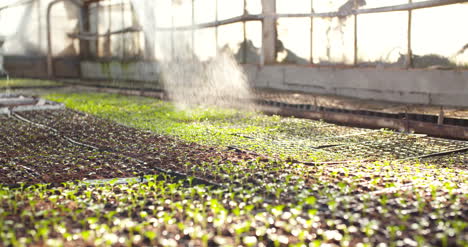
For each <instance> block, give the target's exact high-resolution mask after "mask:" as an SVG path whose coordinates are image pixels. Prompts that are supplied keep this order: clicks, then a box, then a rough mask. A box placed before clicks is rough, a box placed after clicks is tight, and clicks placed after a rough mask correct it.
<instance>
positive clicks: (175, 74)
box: [132, 0, 250, 106]
mask: <svg viewBox="0 0 468 247" xmlns="http://www.w3.org/2000/svg"><path fill="white" fill-rule="evenodd" d="M170 2H171V1H155V0H132V4H133V7H134V9H135V12H136V15H137V18H138V20H139V23H140V25H141V27H142V28H143V31H144V33H145V36H146V41H147V44H149V46H150V47H147V48H149V49H146V50H147V51H151V52H152V53H153V54H152V55H153V56H154V57H156V59H157V60H158V62H159V64H160V72H161V75H162V79H163V86H164V90H165V91H166V92H167V93H168V96H169V98H170V99H171V100H173V101H174V102H175V103H176V104H178V105H179V106H191V105H215V106H247V105H248V104H245V103H246V102H250V101H249V99H250V89H249V86H248V83H247V78H246V76H245V74H244V72H243V69H242V68H241V66H240V65H239V64H238V63H237V62H236V61H235V59H234V57H233V55H232V54H231V53H229V52H228V51H221V50H218V51H217V55H216V56H215V57H213V58H210V59H208V60H205V61H202V60H201V58H200V57H199V56H197V54H196V53H195V52H194V49H193V47H192V44H193V43H192V31H193V30H188V31H174V30H173V29H172V31H171V29H169V30H168V31H160V30H158V31H156V27H157V26H166V27H170V26H171V25H172V23H171V22H174V20H177V22H178V23H187V24H189V25H190V23H191V21H192V17H191V15H190V14H189V15H187V11H186V10H187V5H189V6H191V2H192V1H191V0H178V1H173V2H174V3H173V4H170ZM168 3H169V4H168ZM164 4H165V5H164ZM158 21H159V22H160V23H158ZM196 40H197V42H202V41H199V40H198V39H196ZM240 102H242V104H240Z"/></svg>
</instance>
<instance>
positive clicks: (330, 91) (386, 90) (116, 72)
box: [81, 61, 468, 107]
mask: <svg viewBox="0 0 468 247" xmlns="http://www.w3.org/2000/svg"><path fill="white" fill-rule="evenodd" d="M243 67H244V70H245V72H246V74H247V76H248V78H249V81H250V84H251V86H252V87H254V88H260V89H262V88H264V89H279V90H287V91H301V92H308V93H318V94H327V95H338V96H348V97H354V98H360V99H374V100H383V101H391V102H400V103H413V104H426V105H447V106H464V107H468V70H464V71H453V70H399V69H375V68H349V69H345V68H328V67H327V68H325V67H319V68H317V67H315V68H313V67H304V66H294V65H268V66H263V67H261V66H257V65H244V66H243ZM81 71H82V73H83V77H84V78H88V79H102V80H117V79H119V80H134V81H158V80H159V78H160V75H159V74H160V72H159V71H160V70H159V67H158V64H157V63H148V62H132V63H119V62H110V63H104V62H101V63H99V62H90V61H87V62H82V63H81Z"/></svg>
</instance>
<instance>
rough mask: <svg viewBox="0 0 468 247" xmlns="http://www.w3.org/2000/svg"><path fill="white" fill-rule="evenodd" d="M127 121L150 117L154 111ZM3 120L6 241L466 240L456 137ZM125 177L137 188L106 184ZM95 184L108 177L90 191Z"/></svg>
mask: <svg viewBox="0 0 468 247" xmlns="http://www.w3.org/2000/svg"><path fill="white" fill-rule="evenodd" d="M118 102H120V104H124V102H122V101H118ZM95 104H96V105H97V106H99V101H97V102H95ZM158 104H160V103H158ZM159 106H160V107H164V106H161V105H159ZM90 109H94V110H96V109H97V108H90ZM144 109H146V108H143V109H142V110H144ZM121 110H122V109H120V110H114V111H112V112H114V114H120V113H118V112H119V111H121ZM135 112H136V111H135ZM123 114H125V115H126V116H127V118H130V119H134V118H141V119H139V121H140V122H139V123H148V124H150V123H154V122H156V121H157V119H155V118H151V116H154V117H155V116H156V115H153V114H154V113H151V114H147V115H145V117H143V116H140V115H134V114H138V113H134V112H130V111H129V112H125V111H124V113H123ZM113 117H115V118H117V119H119V115H114V116H113ZM0 122H1V123H2V124H1V125H0V145H1V148H0V164H1V168H0V184H1V185H0V196H1V198H2V200H1V202H0V240H1V241H2V243H4V245H10V244H11V245H65V246H85V245H115V246H124V245H135V246H148V245H160V246H174V245H181V246H187V245H192V246H193V245H197V246H204V245H205V246H226V245H232V246H234V245H245V246H255V245H257V246H286V245H291V244H298V245H299V246H300V245H301V244H309V243H310V244H312V245H314V244H315V245H316V246H319V245H320V244H324V243H327V244H329V245H331V246H340V245H341V246H358V245H359V244H360V243H363V244H364V245H368V246H376V245H378V244H379V243H385V244H386V245H383V246H392V245H394V246H414V245H418V244H419V245H424V244H426V245H432V246H444V245H445V246H465V245H466V243H467V241H468V239H467V235H466V227H467V224H466V222H468V218H467V215H468V214H467V210H468V202H467V197H466V191H467V190H468V185H467V182H466V181H467V178H468V177H467V171H466V165H467V163H468V162H467V161H468V160H467V152H466V151H463V149H464V148H466V147H467V143H466V142H463V141H454V140H445V139H437V138H430V137H426V136H420V135H407V134H401V133H395V132H390V131H385V130H366V129H360V128H351V127H344V126H337V125H332V124H328V123H324V122H320V121H309V120H300V119H284V118H262V117H259V118H246V119H244V118H242V117H241V116H239V115H238V114H234V115H224V117H222V118H214V117H211V118H210V117H206V118H203V119H202V120H200V121H197V122H196V124H193V126H196V128H194V129H193V130H194V131H199V132H194V133H192V132H190V133H189V134H187V136H188V137H194V136H197V135H200V133H201V134H204V135H205V136H206V137H208V138H211V137H212V136H220V135H223V133H224V132H229V133H228V134H227V135H225V136H223V138H227V139H222V138H220V139H217V143H215V142H212V143H209V142H205V141H204V140H205V139H199V140H201V142H200V143H203V144H200V143H195V142H189V141H188V140H187V139H185V138H186V137H184V136H183V135H179V136H171V135H168V134H164V133H158V131H154V130H153V131H148V130H143V129H138V128H134V127H128V126H126V125H123V123H125V122H123V121H120V122H121V123H116V122H114V121H110V120H106V119H102V118H99V117H96V116H93V115H90V114H86V113H82V112H78V111H75V110H70V109H62V110H45V111H24V112H17V113H14V114H12V115H11V116H8V115H0ZM181 122H183V123H187V122H189V119H188V118H184V120H183V121H181ZM177 126H179V125H177ZM254 127H255V128H254ZM246 128H247V129H248V128H250V129H252V130H253V131H246V130H243V129H246ZM257 128H258V129H257ZM259 129H262V130H264V131H257V130H259ZM215 144H216V145H215ZM225 144H228V145H225ZM228 146H231V148H229V147H228ZM232 146H234V147H235V148H232ZM455 151H457V152H455ZM441 152H446V153H443V155H442V154H440V153H441ZM433 154H440V155H437V156H434V157H429V156H430V155H433ZM425 156H428V157H425ZM424 157H425V158H424ZM419 158H424V159H423V160H422V161H425V162H420V160H419ZM357 160H360V161H357ZM130 177H139V178H141V180H136V181H129V183H123V184H122V183H120V182H119V181H122V180H115V178H130ZM96 179H110V180H106V181H104V182H103V183H102V184H101V185H100V186H97V184H96V181H95V180H96ZM76 180H79V181H78V182H72V181H76ZM83 180H84V181H87V180H89V181H92V184H89V185H87V184H86V183H83ZM139 181H143V182H139ZM47 184H48V185H47ZM13 185H14V186H13Z"/></svg>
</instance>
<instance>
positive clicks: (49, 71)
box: [46, 0, 83, 78]
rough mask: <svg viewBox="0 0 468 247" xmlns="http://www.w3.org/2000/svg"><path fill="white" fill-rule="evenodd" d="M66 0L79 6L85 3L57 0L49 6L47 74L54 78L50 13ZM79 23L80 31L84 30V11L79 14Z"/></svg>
mask: <svg viewBox="0 0 468 247" xmlns="http://www.w3.org/2000/svg"><path fill="white" fill-rule="evenodd" d="M64 1H70V2H71V3H73V4H74V5H76V6H77V7H79V8H81V7H82V6H83V5H82V4H81V3H79V2H77V1H76V0H55V1H53V2H51V3H49V5H48V6H47V16H46V18H47V75H48V76H49V77H50V78H52V77H54V68H53V54H52V30H51V20H50V15H51V12H52V7H53V6H54V5H55V4H57V3H60V2H64ZM78 21H79V25H80V32H82V31H83V16H82V11H80V16H79V20H78Z"/></svg>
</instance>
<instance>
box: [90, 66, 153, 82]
mask: <svg viewBox="0 0 468 247" xmlns="http://www.w3.org/2000/svg"><path fill="white" fill-rule="evenodd" d="M81 73H82V77H83V78H85V79H93V80H94V79H97V80H128V81H149V82H158V81H159V76H160V69H159V66H158V64H157V63H156V62H125V63H122V62H96V61H84V62H81Z"/></svg>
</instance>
